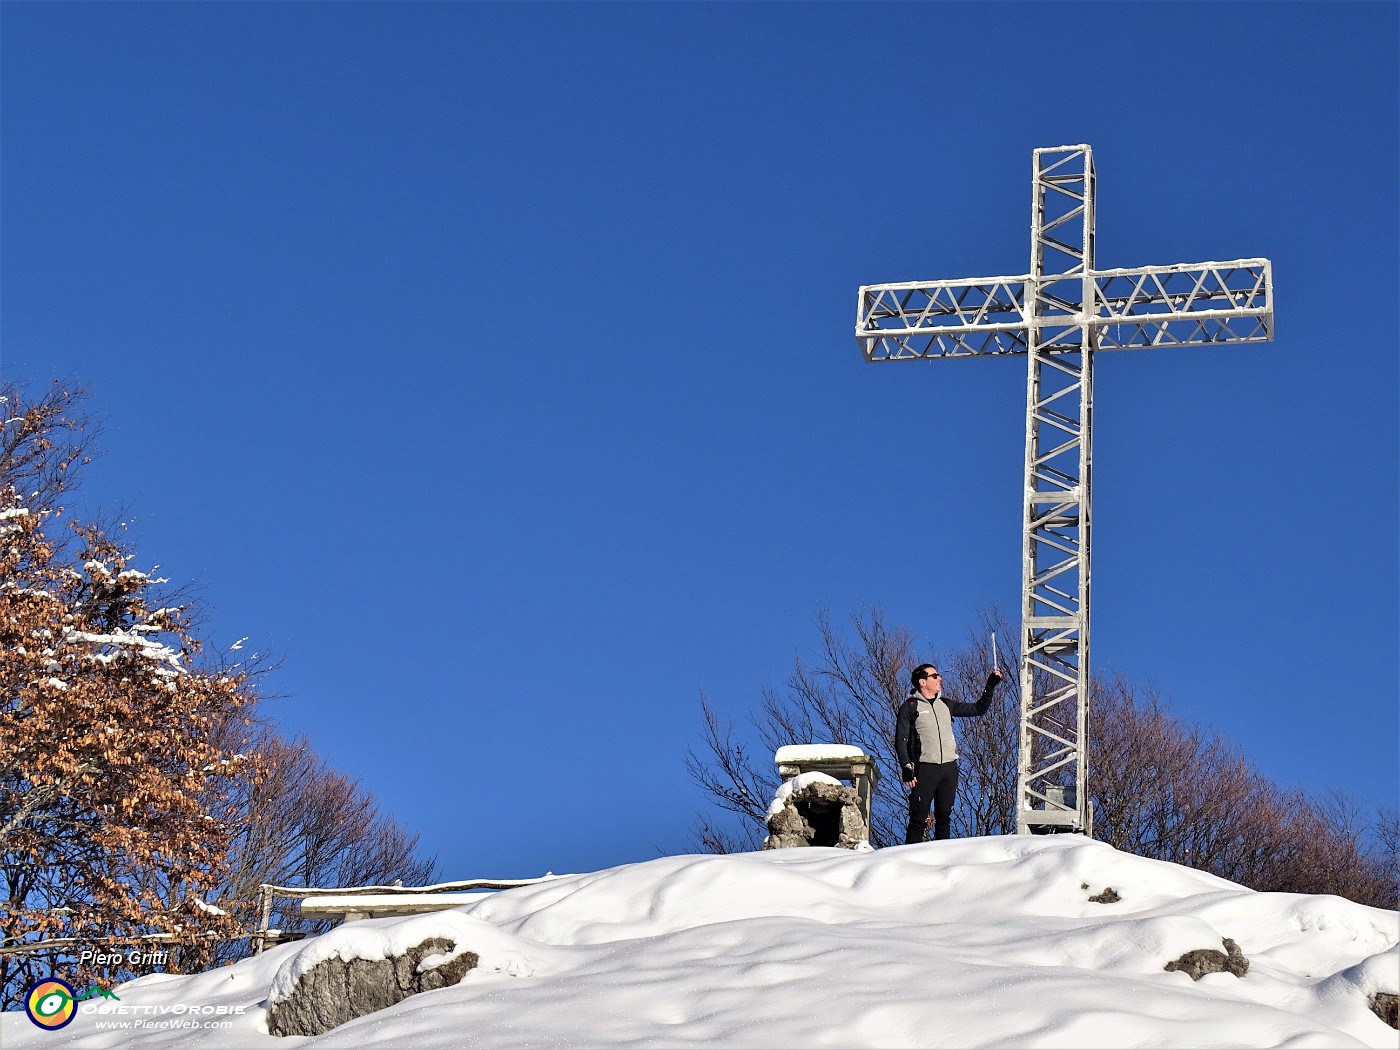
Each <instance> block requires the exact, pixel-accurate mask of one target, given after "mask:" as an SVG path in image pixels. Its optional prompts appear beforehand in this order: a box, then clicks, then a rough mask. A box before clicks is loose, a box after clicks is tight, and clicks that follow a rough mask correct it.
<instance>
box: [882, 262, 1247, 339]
mask: <svg viewBox="0 0 1400 1050" xmlns="http://www.w3.org/2000/svg"><path fill="white" fill-rule="evenodd" d="M1091 276H1092V277H1093V285H1094V292H1093V294H1094V302H1093V303H1092V308H1091V310H1089V311H1087V312H1085V313H1081V312H1080V311H1079V309H1078V306H1077V304H1068V303H1067V304H1064V309H1063V310H1052V311H1050V312H1047V313H1045V314H1043V315H1042V316H1040V317H1037V318H1036V319H1035V324H1036V325H1037V326H1038V327H1040V328H1064V327H1066V326H1075V325H1079V324H1087V325H1090V326H1092V327H1093V328H1094V329H1095V331H1096V334H1097V337H1098V338H1097V341H1096V345H1097V348H1098V349H1100V350H1121V349H1129V348H1132V347H1146V346H1192V345H1202V344H1207V343H1254V342H1268V341H1269V340H1271V339H1272V338H1273V328H1274V298H1273V275H1272V268H1271V266H1270V264H1269V260H1267V259H1235V260H1232V261H1230V262H1207V263H1177V264H1174V265H1171V266H1143V267H1138V268H1135V269H1128V270H1095V271H1092V274H1091ZM1029 282H1030V277H1029V275H1025V274H1023V275H1021V276H1019V277H976V278H971V279H968V280H962V281H928V282H911V283H906V284H876V285H867V286H865V287H863V288H861V290H860V303H859V308H858V314H857V318H856V339H857V340H858V341H859V342H860V344H861V349H862V350H863V351H864V352H865V357H866V359H867V360H869V361H906V360H918V359H921V358H940V357H983V356H991V355H996V354H1024V353H1026V330H1027V327H1028V324H1027V321H1026V310H1025V304H1026V288H1027V285H1028V284H1029Z"/></svg>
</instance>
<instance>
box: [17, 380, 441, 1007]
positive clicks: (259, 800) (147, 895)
mask: <svg viewBox="0 0 1400 1050" xmlns="http://www.w3.org/2000/svg"><path fill="white" fill-rule="evenodd" d="M83 398H84V391H82V390H81V389H80V388H76V387H72V386H66V385H64V384H58V383H56V384H53V385H52V386H51V387H50V388H48V389H46V390H44V391H43V392H42V393H41V394H40V395H39V396H37V397H34V398H29V397H28V396H27V395H26V394H25V392H24V390H23V389H22V388H20V387H19V386H18V385H16V384H13V383H10V384H5V385H0V419H3V429H2V430H0V902H3V903H0V947H4V948H13V947H17V946H23V945H33V944H35V943H38V942H43V941H47V940H52V939H57V938H69V939H72V941H73V943H72V944H71V945H68V946H64V947H62V948H54V949H46V950H45V951H43V952H38V953H32V952H25V953H19V954H15V953H9V954H7V953H0V996H3V999H4V1001H5V1004H6V1005H10V1004H12V1003H13V1002H14V1001H15V999H16V998H17V997H18V996H19V995H20V994H21V993H22V992H23V990H24V988H25V987H26V986H27V985H28V984H29V983H31V982H32V981H33V980H36V979H38V978H40V977H46V976H48V975H49V974H51V973H61V974H62V975H63V976H64V977H65V978H67V979H69V980H70V982H72V983H75V984H77V985H79V986H81V985H84V984H87V983H89V982H91V981H94V980H98V981H100V982H102V983H110V982H111V981H113V980H121V979H125V978H127V977H130V976H132V972H131V971H130V970H129V969H127V968H123V967H100V968H97V967H91V966H88V967H83V966H80V965H78V962H77V951H78V949H79V948H80V947H83V946H86V947H93V948H97V947H105V948H109V949H120V950H126V949H129V948H131V947H143V948H148V949H164V950H167V951H169V959H168V962H167V965H166V967H165V968H166V969H167V970H170V971H174V972H190V971H193V970H198V969H203V968H205V967H207V966H209V965H210V964H211V963H212V962H216V961H223V960H228V959H231V958H235V957H237V956H239V955H242V954H244V953H246V951H247V950H248V941H247V939H246V935H247V933H248V932H250V931H251V930H253V929H254V928H255V924H256V918H257V916H256V914H255V911H256V901H257V887H258V884H259V883H260V882H264V881H267V882H279V883H282V884H291V885H298V884H302V885H306V884H315V883H318V882H319V883H321V884H323V885H326V884H329V885H354V884H356V883H358V882H363V881H392V880H397V879H410V880H412V879H416V878H424V879H426V878H427V877H428V876H430V875H431V872H432V868H433V866H434V865H433V863H432V862H431V861H429V862H423V861H420V860H418V859H417V858H416V857H415V856H414V849H415V847H416V844H417V838H416V836H411V835H409V834H408V833H407V832H405V831H404V830H403V829H402V828H401V827H399V825H397V824H396V823H395V822H394V821H393V820H392V819H390V818H389V817H387V816H385V815H383V814H380V813H379V812H378V807H377V804H376V803H375V801H374V799H373V796H372V795H370V794H369V793H368V792H367V791H365V790H364V789H363V788H361V787H360V786H359V784H358V783H357V782H355V781H354V780H353V779H352V778H350V777H347V776H345V775H344V774H340V773H337V772H336V771H335V770H332V769H330V768H329V767H328V766H326V765H325V763H323V762H321V761H320V760H319V759H318V758H317V757H316V756H315V754H314V753H313V752H312V751H311V749H310V747H309V745H308V744H307V742H306V741H304V740H298V741H293V742H290V743H289V742H286V741H283V740H282V739H280V738H279V736H278V735H277V733H276V732H275V731H274V730H273V729H272V728H271V727H269V726H267V725H265V724H263V723H261V722H259V721H258V720H257V719H256V717H255V706H256V691H255V689H254V685H255V680H256V679H257V678H259V677H260V676H261V675H262V674H263V673H265V672H266V671H267V670H269V669H270V667H269V666H268V665H267V663H266V662H265V661H261V662H260V661H259V660H257V659H254V660H251V661H247V662H244V663H242V664H233V665H231V664H228V663H227V662H226V659H227V657H225V656H222V655H220V654H217V653H211V652H207V651H205V650H204V649H203V648H202V646H201V643H200V640H199V639H198V638H197V637H196V630H195V622H194V619H193V617H194V612H195V609H194V607H193V606H192V605H191V604H190V603H186V602H181V601H179V600H178V599H176V598H175V597H174V596H173V595H172V594H171V593H170V592H168V591H166V590H164V589H163V586H164V584H165V583H166V581H164V580H160V579H154V578H152V577H151V575H150V574H148V573H146V572H143V571H141V570H140V569H139V568H138V567H137V565H138V563H137V561H136V558H135V555H134V553H133V552H132V550H131V549H130V548H129V547H128V546H126V545H124V544H123V543H121V542H118V541H116V540H113V539H112V538H110V537H109V536H108V535H107V534H105V533H104V531H103V530H102V529H101V528H98V527H96V526H93V525H91V524H82V523H79V522H76V521H65V518H64V511H63V508H62V507H61V506H59V500H60V499H61V498H62V497H63V496H64V495H65V494H66V493H68V492H70V491H71V490H72V489H73V488H74V487H75V484H76V480H77V473H78V471H79V469H80V468H81V467H82V466H83V465H84V464H85V463H87V462H88V461H89V459H90V456H89V453H88V447H89V444H88V443H89V442H90V441H91V438H92V436H93V434H94V433H95V428H94V426H93V425H92V423H91V422H90V421H89V420H87V419H85V418H84V417H82V416H81V414H80V411H79V410H80V408H81V404H82V401H83ZM287 918H288V921H287V922H285V923H284V925H285V926H288V927H294V926H295V925H296V920H295V919H294V918H292V917H287ZM150 935H164V936H165V938H166V939H165V940H162V941H159V942H156V943H137V942H136V941H135V940H134V939H136V938H141V937H146V936H150Z"/></svg>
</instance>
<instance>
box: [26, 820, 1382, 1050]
mask: <svg viewBox="0 0 1400 1050" xmlns="http://www.w3.org/2000/svg"><path fill="white" fill-rule="evenodd" d="M1110 890H1111V891H1112V892H1109V891H1110ZM427 937H444V938H446V939H447V940H448V941H450V942H452V943H453V944H454V945H455V947H453V948H452V949H451V950H444V951H443V952H442V953H441V954H440V955H437V956H434V957H433V958H432V959H425V960H424V961H423V962H422V964H421V968H422V969H427V968H431V967H432V966H435V965H439V964H440V963H441V962H442V961H443V960H446V959H448V958H450V957H453V956H456V955H459V954H460V953H461V952H463V951H473V952H476V953H477V954H478V955H479V957H480V963H479V965H477V966H476V967H475V968H473V969H471V970H469V971H467V972H466V975H465V976H464V977H462V978H461V979H460V983H457V984H455V985H453V986H450V987H443V988H439V989H437V990H434V991H425V992H422V993H420V994H418V995H415V996H412V997H411V998H409V999H406V1000H405V1001H403V1002H401V1003H399V1004H397V1005H395V1006H391V1007H389V1008H388V1009H385V1010H382V1011H380V1012H378V1013H374V1014H370V1015H367V1016H365V1017H361V1018H358V1019H356V1020H352V1021H349V1022H348V1023H345V1024H343V1025H341V1026H340V1027H339V1028H336V1029H333V1030H332V1031H329V1032H327V1033H325V1034H323V1035H321V1036H316V1037H309V1038H307V1037H287V1038H279V1037H276V1036H272V1035H269V1034H267V1009H268V1006H269V1005H270V1002H271V1001H280V1000H281V999H283V998H285V996H286V995H287V994H289V990H290V989H291V988H293V987H294V986H295V984H296V981H297V979H298V977H299V976H300V975H301V974H304V973H306V972H307V971H308V970H309V969H310V968H311V967H312V966H314V965H315V964H316V963H317V962H319V961H321V960H325V959H329V958H331V957H333V956H339V957H341V958H364V959H376V958H378V959H382V958H385V957H386V956H387V955H391V954H394V953H395V952H397V951H401V950H402V949H403V947H404V946H407V945H410V944H416V943H421V942H422V940H423V939H425V938H427ZM1226 940H1231V941H1233V942H1235V943H1236V944H1237V945H1238V946H1239V950H1240V952H1242V954H1243V956H1244V958H1245V959H1246V960H1247V961H1248V968H1247V971H1246V972H1244V973H1243V975H1242V976H1236V975H1235V974H1234V973H1230V972H1222V973H1207V974H1205V975H1204V976H1202V977H1200V979H1199V980H1194V979H1193V978H1192V977H1191V976H1189V975H1188V974H1187V973H1183V972H1175V971H1168V970H1167V969H1165V967H1166V965H1167V964H1168V963H1170V962H1172V961H1174V960H1177V959H1179V958H1180V957H1181V956H1182V955H1184V954H1185V953H1188V952H1192V951H1194V950H1200V949H1211V950H1215V951H1223V948H1222V945H1223V944H1224V942H1225V941H1226ZM1397 942H1400V916H1397V915H1396V914H1395V913H1393V912H1388V911H1383V910H1380V909H1377V908H1370V907H1366V906H1363V905H1360V904H1355V903H1352V902H1350V901H1347V900H1344V899H1342V898H1340V897H1332V896H1309V895H1300V894H1286V893H1258V892H1255V891H1253V890H1249V889H1245V888H1243V887H1241V886H1238V885H1236V884H1234V883H1231V882H1227V881H1225V880H1223V879H1219V878H1216V877H1215V876H1212V875H1207V874H1204V873H1202V872H1198V871H1194V870H1192V869H1189V868H1184V867H1181V866H1178V865H1174V864H1168V863H1164V862H1161V861H1155V860H1147V859H1144V858H1141V857H1135V856H1132V855H1129V854H1126V853H1120V852H1118V851H1116V850H1114V849H1113V848H1112V847H1110V846H1107V845H1105V844H1103V843H1099V842H1094V841H1091V840H1089V839H1085V838H1083V837H1081V836H1077V835H1058V836H1046V837H1022V836H1001V837H994V838H980V839H965V840H956V841H951V842H939V843H924V844H920V845H914V846H899V847H894V848H889V849H883V850H878V851H874V852H868V853H856V852H852V851H848V850H838V849H825V848H806V849H787V850H773V851H768V852H761V853H743V854H731V855H728V856H681V857H666V858H661V859H658V860H653V861H648V862H645V863H639V864H627V865H623V866H620V867H616V868H609V869H607V870H604V871H599V872H593V873H590V874H583V875H572V876H565V877H560V878H557V879H553V880H550V881H549V882H545V883H540V884H536V885H530V886H523V887H519V888H515V889H510V890H505V891H501V892H498V893H495V894H492V895H489V896H485V897H483V898H482V899H480V900H479V901H477V902H475V903H471V904H466V905H464V906H462V907H460V908H457V909H454V910H452V911H445V912H436V913H430V914H425V915H416V916H413V917H411V918H402V919H399V918H387V919H373V920H366V921H362V922H357V923H347V924H345V925H344V926H341V927H339V928H337V929H336V930H333V931H332V932H331V933H329V934H327V935H325V936H324V937H320V938H316V939H314V940H310V941H305V942H301V943H292V944H287V945H283V946H281V947H278V948H276V949H273V950H270V951H268V952H266V953H265V954H263V955H262V956H259V957H256V958H252V959H247V960H244V961H243V962H240V963H238V964H236V965H234V966H231V967H226V968H223V969H219V970H213V971H210V972H207V973H203V974H197V975H193V976H187V977H181V976H173V975H165V974H155V975H151V976H147V977H143V978H141V979H139V980H136V981H132V982H130V983H128V984H125V985H121V986H119V987H118V988H117V989H116V991H117V993H118V994H119V995H120V997H121V999H120V1003H113V1002H105V1001H104V1002H102V1003H100V1004H99V1003H83V1004H81V1005H82V1007H83V1009H82V1010H80V1012H79V1014H78V1015H77V1016H76V1017H75V1018H74V1020H73V1021H72V1023H70V1024H69V1025H68V1026H67V1027H65V1028H63V1029H61V1030H59V1031H56V1032H47V1031H40V1030H39V1029H38V1028H36V1027H34V1026H33V1025H32V1024H31V1023H30V1022H29V1021H28V1019H27V1018H26V1017H25V1016H24V1015H23V1014H22V1013H9V1014H6V1015H5V1016H4V1017H3V1020H0V1045H3V1046H5V1047H6V1048H7V1050H10V1048H15V1050H18V1048H21V1047H33V1048H45V1050H55V1048H59V1047H64V1046H73V1047H79V1046H81V1047H92V1048H116V1047H128V1046H131V1047H136V1046H140V1047H172V1048H173V1047H177V1046H178V1047H191V1048H194V1047H206V1048H209V1047H240V1048H243V1047H247V1048H252V1050H273V1048H284V1050H286V1048H290V1047H310V1046H315V1047H317V1048H323V1047H324V1048H330V1047H345V1048H351V1047H353V1048H360V1047H405V1046H407V1047H413V1048H414V1050H448V1048H460V1047H543V1046H578V1047H700V1046H706V1047H1076V1048H1089V1047H1208V1046H1219V1047H1298V1048H1303V1047H1329V1048H1330V1047H1390V1048H1394V1047H1396V1046H1397V1042H1400V1038H1398V1037H1397V1032H1396V1030H1395V1029H1394V1028H1391V1027H1390V1026H1388V1025H1387V1024H1386V1023H1384V1022H1383V1021H1381V1020H1380V1019H1379V1017H1378V1016H1377V1015H1376V1014H1375V1013H1374V1012H1372V1010H1371V1008H1370V1006H1369V1003H1370V1002H1371V1001H1372V1000H1373V999H1375V997H1376V996H1377V995H1378V993H1384V994H1387V995H1394V994H1396V993H1397V992H1400V948H1398V947H1397ZM118 1006H121V1007H126V1008H127V1009H128V1015H129V1013H130V1012H131V1011H133V1010H146V1011H147V1012H148V1016H147V1017H146V1018H145V1023H144V1024H143V1026H142V1027H141V1028H139V1029H134V1030H125V1031H123V1030H114V1029H113V1028H111V1027H106V1028H103V1027H99V1026H101V1025H105V1024H107V1023H108V1022H111V1021H115V1020H118V1019H119V1017H118V1015H117V1014H116V1012H115V1011H116V1008H117V1007H118ZM180 1006H183V1007H184V1008H185V1010H189V1009H190V1008H191V1007H194V1006H199V1007H201V1008H204V1009H205V1010H206V1013H205V1014H203V1015H200V1016H201V1017H205V1016H207V1014H208V1011H209V1008H218V1007H224V1008H225V1013H224V1016H232V1022H231V1025H230V1026H229V1027H226V1028H222V1029H215V1030H204V1029H191V1028H189V1027H179V1028H176V1027H174V1026H171V1027H170V1028H169V1029H162V1028H159V1027H155V1026H154V1025H155V1022H156V1021H157V1020H158V1019H159V1018H160V1017H162V1016H175V1015H178V1013H179V1011H177V1009H176V1008H177V1007H180ZM162 1008H164V1009H162ZM149 1015H154V1016H149ZM179 1019H181V1020H185V1021H186V1023H188V1018H179Z"/></svg>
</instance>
